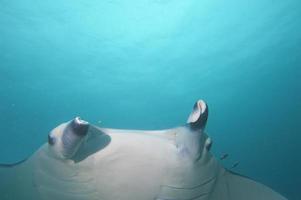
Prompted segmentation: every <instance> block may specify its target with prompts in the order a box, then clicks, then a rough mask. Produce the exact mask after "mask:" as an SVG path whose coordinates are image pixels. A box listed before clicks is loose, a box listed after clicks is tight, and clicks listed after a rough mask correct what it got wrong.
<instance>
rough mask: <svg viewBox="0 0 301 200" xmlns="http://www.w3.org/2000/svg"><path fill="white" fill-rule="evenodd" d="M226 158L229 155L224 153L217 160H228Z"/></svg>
mask: <svg viewBox="0 0 301 200" xmlns="http://www.w3.org/2000/svg"><path fill="white" fill-rule="evenodd" d="M228 156H229V154H227V153H225V154H223V155H222V156H221V157H220V158H219V159H220V160H225V159H226V158H228Z"/></svg>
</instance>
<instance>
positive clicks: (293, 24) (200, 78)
mask: <svg viewBox="0 0 301 200" xmlns="http://www.w3.org/2000/svg"><path fill="white" fill-rule="evenodd" d="M0 81H1V82H0V83H1V85H0V103H1V104H0V113H1V115H0V121H1V123H0V124H1V133H0V161H1V162H2V163H5V162H14V161H16V160H20V159H22V158H24V157H27V156H28V155H30V154H32V152H34V151H35V150H36V149H37V148H38V147H39V146H40V145H41V144H43V143H44V142H45V141H46V139H47V134H48V132H49V131H50V130H51V129H52V128H54V127H55V126H57V125H58V124H60V123H62V122H64V121H68V120H70V119H72V118H73V117H74V116H78V115H79V116H81V117H82V118H83V119H85V120H88V121H90V122H92V123H98V121H101V124H99V125H100V126H104V127H114V128H133V129H161V128H169V127H174V126H177V125H181V124H183V123H185V121H186V118H187V117H188V114H189V113H190V111H191V109H192V106H193V104H194V102H195V101H196V100H197V99H199V98H201V99H204V100H205V101H206V102H207V103H208V105H209V108H210V114H209V119H208V126H207V131H208V133H209V135H210V136H211V137H212V139H213V141H214V145H213V151H214V153H215V154H216V155H217V156H218V157H219V156H220V155H221V154H224V153H228V154H229V158H227V160H225V161H224V165H225V166H226V167H230V166H231V165H232V164H233V163H234V162H236V161H239V162H240V164H239V166H237V168H235V170H236V171H237V172H239V173H242V174H245V175H247V176H249V177H252V178H254V179H256V180H259V181H261V182H263V183H264V184H266V185H268V186H270V187H272V188H273V189H275V190H277V191H279V192H280V193H282V194H283V195H285V196H286V197H288V198H289V199H292V200H297V199H299V196H300V186H301V172H300V168H301V156H300V150H301V148H300V146H301V136H300V133H301V132H300V119H301V93H300V91H301V1H299V0H286V1H283V0H260V1H259V0H253V1H244V0H243V1H238V0H236V1H235V0H228V1H222V0H185V1H182V0H181V1H180V0H128V1H125V0H124V1H121V0H106V1H105V0H103V1H92V0H91V1H83V0H81V1H80V0H76V1H71V0H65V1H57V0H52V1H46V0H44V1H35V0H27V1H22V0H1V1H0ZM154 148H155V147H154Z"/></svg>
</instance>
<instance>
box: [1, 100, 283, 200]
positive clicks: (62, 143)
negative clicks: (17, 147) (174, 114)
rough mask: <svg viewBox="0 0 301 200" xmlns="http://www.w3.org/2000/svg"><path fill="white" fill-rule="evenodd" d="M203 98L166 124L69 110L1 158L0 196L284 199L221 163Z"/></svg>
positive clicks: (42, 199) (11, 199)
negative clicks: (91, 117) (9, 157)
mask: <svg viewBox="0 0 301 200" xmlns="http://www.w3.org/2000/svg"><path fill="white" fill-rule="evenodd" d="M207 118H208V107H207V105H206V103H205V102H204V101H202V100H199V101H197V102H196V103H195V105H194V108H193V111H192V113H191V114H190V116H189V117H188V120H187V124H186V125H184V126H179V127H175V128H171V129H166V130H155V131H146V130H121V129H109V128H100V127H97V126H94V125H91V124H89V123H88V122H86V121H83V120H81V119H80V118H78V117H77V118H75V119H73V120H71V121H69V122H67V123H63V124H61V125H59V126H58V127H56V128H55V129H53V130H52V131H51V133H50V134H49V136H48V143H47V144H44V145H43V146H42V147H41V148H40V149H39V150H37V151H36V152H35V153H34V154H33V155H32V156H31V157H30V158H28V159H27V160H24V161H23V162H18V163H15V164H2V165H0V178H1V179H0V199H1V200H21V199H22V200H24V199H28V200H53V199H55V200H285V199H286V198H284V197H283V196H281V195H280V194H278V193H276V192H274V191H273V190H272V189H270V188H268V187H267V186H264V185H262V184H260V183H258V182H255V181H253V180H251V179H248V178H246V177H243V176H240V175H238V174H235V173H232V172H231V171H229V170H227V169H225V168H223V167H222V165H221V164H220V163H219V162H218V161H217V159H216V158H215V157H214V156H212V154H211V153H210V147H211V145H212V141H211V139H210V138H209V137H208V135H207V134H206V133H205V131H204V129H205V126H206V122H207Z"/></svg>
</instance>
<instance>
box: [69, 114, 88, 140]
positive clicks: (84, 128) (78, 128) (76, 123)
mask: <svg viewBox="0 0 301 200" xmlns="http://www.w3.org/2000/svg"><path fill="white" fill-rule="evenodd" d="M70 128H71V129H72V130H73V132H74V133H75V134H76V135H78V136H85V135H86V134H87V132H88V129H89V122H87V121H84V120H82V119H81V118H80V117H76V118H75V119H74V120H72V121H71V122H70Z"/></svg>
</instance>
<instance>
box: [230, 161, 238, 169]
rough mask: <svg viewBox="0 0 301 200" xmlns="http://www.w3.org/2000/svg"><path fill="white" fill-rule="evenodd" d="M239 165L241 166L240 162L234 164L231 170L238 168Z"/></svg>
mask: <svg viewBox="0 0 301 200" xmlns="http://www.w3.org/2000/svg"><path fill="white" fill-rule="evenodd" d="M238 165H239V162H236V163H234V164H233V165H232V167H231V169H233V168H235V167H237V166H238Z"/></svg>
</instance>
